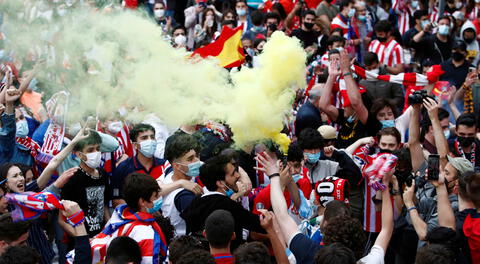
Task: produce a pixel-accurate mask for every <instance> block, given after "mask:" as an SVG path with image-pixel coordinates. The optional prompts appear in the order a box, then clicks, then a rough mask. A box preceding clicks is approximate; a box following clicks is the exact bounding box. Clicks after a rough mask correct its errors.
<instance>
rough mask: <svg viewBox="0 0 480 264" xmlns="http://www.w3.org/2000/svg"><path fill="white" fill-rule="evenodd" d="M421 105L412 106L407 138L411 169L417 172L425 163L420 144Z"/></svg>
mask: <svg viewBox="0 0 480 264" xmlns="http://www.w3.org/2000/svg"><path fill="white" fill-rule="evenodd" d="M421 107H422V105H420V104H415V105H413V106H412V112H411V113H410V115H411V116H410V125H409V129H408V131H409V133H410V134H409V136H408V148H409V149H410V158H411V160H412V169H413V171H414V172H415V171H417V170H418V169H419V168H420V166H421V165H422V163H423V162H424V161H425V157H424V156H423V149H422V145H421V144H420V109H421Z"/></svg>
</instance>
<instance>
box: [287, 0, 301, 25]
mask: <svg viewBox="0 0 480 264" xmlns="http://www.w3.org/2000/svg"><path fill="white" fill-rule="evenodd" d="M301 8H302V2H301V1H298V2H297V3H296V4H295V6H294V7H293V9H292V11H290V13H289V14H288V16H287V18H285V26H286V27H287V28H291V27H293V19H294V18H295V16H296V13H297V11H298V10H299V9H301Z"/></svg>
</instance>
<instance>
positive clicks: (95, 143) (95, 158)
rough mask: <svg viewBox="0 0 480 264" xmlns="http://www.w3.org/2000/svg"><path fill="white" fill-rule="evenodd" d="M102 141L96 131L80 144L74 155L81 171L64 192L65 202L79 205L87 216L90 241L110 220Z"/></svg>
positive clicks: (108, 193)
mask: <svg viewBox="0 0 480 264" xmlns="http://www.w3.org/2000/svg"><path fill="white" fill-rule="evenodd" d="M101 143H102V138H101V137H100V136H99V135H98V133H97V132H95V131H90V135H89V136H88V137H87V138H85V139H83V140H80V141H79V142H78V143H77V145H75V147H74V149H73V151H74V153H75V155H76V156H77V157H79V158H80V169H79V170H77V171H76V172H75V174H74V175H73V176H72V178H71V179H70V180H69V181H68V183H67V184H65V186H64V187H63V188H62V198H63V199H65V200H70V201H74V202H77V203H78V205H79V206H80V208H82V210H83V211H84V213H85V226H86V229H87V233H88V235H89V236H90V237H93V236H95V235H96V234H98V233H99V232H100V231H101V230H102V227H103V225H104V223H105V222H106V221H107V220H108V218H109V212H108V202H109V201H110V190H109V183H108V175H107V174H106V172H105V171H104V170H103V169H102V168H100V163H101V158H102V153H101V152H100V144H101Z"/></svg>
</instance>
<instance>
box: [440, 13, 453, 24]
mask: <svg viewBox="0 0 480 264" xmlns="http://www.w3.org/2000/svg"><path fill="white" fill-rule="evenodd" d="M443 19H448V23H452V19H451V18H450V16H447V15H443V16H441V17H440V18H439V19H438V20H437V22H440V20H443ZM449 26H450V25H449Z"/></svg>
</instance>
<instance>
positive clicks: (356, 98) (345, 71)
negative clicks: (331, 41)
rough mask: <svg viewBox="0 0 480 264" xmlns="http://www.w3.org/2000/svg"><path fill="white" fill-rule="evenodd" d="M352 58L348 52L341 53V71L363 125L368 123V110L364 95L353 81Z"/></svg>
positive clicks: (349, 95) (354, 108) (351, 101)
mask: <svg viewBox="0 0 480 264" xmlns="http://www.w3.org/2000/svg"><path fill="white" fill-rule="evenodd" d="M350 64H351V63H350V58H349V56H348V53H347V51H346V50H342V52H340V70H341V72H342V76H343V79H344V80H345V86H347V94H348V98H349V99H350V103H351V105H352V108H353V110H355V112H356V113H357V117H358V120H360V122H362V124H366V123H367V119H368V110H367V108H366V107H365V105H364V104H363V101H362V95H361V94H360V91H359V90H358V86H357V83H356V82H355V80H354V79H353V75H352V72H351V71H350Z"/></svg>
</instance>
